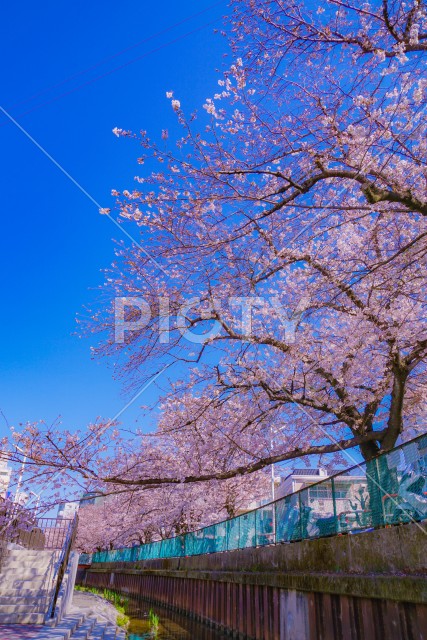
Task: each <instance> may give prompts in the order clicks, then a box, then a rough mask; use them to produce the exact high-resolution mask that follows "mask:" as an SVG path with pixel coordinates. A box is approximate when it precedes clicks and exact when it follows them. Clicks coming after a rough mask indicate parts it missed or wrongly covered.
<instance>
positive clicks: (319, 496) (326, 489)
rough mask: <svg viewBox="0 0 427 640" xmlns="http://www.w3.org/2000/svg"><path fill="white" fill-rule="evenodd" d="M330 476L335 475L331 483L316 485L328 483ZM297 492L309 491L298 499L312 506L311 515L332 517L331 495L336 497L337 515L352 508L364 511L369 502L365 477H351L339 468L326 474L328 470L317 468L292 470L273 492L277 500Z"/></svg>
mask: <svg viewBox="0 0 427 640" xmlns="http://www.w3.org/2000/svg"><path fill="white" fill-rule="evenodd" d="M336 474H338V475H336ZM330 476H334V478H333V480H330V481H327V482H322V483H321V484H317V483H319V482H321V481H322V480H327V478H329V477H330ZM312 485H315V486H312ZM300 489H308V491H306V492H304V493H303V494H302V496H301V497H302V499H303V501H304V504H306V505H307V506H309V507H311V508H312V510H313V511H314V512H317V513H322V514H331V515H332V514H333V512H334V504H333V499H332V493H333V494H334V496H335V509H336V512H337V514H340V513H344V512H348V511H349V510H350V511H351V510H355V509H356V510H357V511H359V510H360V511H363V510H364V508H365V506H366V500H367V499H368V489H367V482H366V476H365V475H362V474H358V475H353V474H351V475H350V474H349V473H348V472H346V471H342V472H340V470H338V469H337V470H335V469H334V470H332V471H331V473H329V474H328V472H327V470H326V469H323V468H321V467H320V468H318V469H294V470H293V471H292V472H291V473H290V474H289V475H288V476H286V477H285V478H283V479H282V481H281V483H280V486H279V487H278V489H277V490H276V498H283V497H284V496H287V495H289V494H291V493H295V492H296V491H299V490H300ZM350 503H352V505H353V507H351V505H350Z"/></svg>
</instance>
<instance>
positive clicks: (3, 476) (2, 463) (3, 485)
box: [0, 458, 12, 498]
mask: <svg viewBox="0 0 427 640" xmlns="http://www.w3.org/2000/svg"><path fill="white" fill-rule="evenodd" d="M11 475H12V469H11V468H10V467H9V466H8V464H7V460H2V459H1V458H0V497H1V498H5V497H6V494H7V490H8V488H9V482H10V476H11Z"/></svg>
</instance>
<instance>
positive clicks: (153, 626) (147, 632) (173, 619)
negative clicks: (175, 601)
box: [126, 600, 229, 640]
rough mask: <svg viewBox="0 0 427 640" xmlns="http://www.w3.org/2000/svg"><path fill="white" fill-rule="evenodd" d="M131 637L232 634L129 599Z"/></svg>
mask: <svg viewBox="0 0 427 640" xmlns="http://www.w3.org/2000/svg"><path fill="white" fill-rule="evenodd" d="M126 613H127V615H128V616H129V617H130V624H129V629H128V640H184V639H185V640H226V639H227V638H229V636H226V635H225V634H223V633H221V632H219V631H215V630H214V629H211V628H210V627H208V626H206V625H204V624H201V623H200V622H196V621H195V620H192V619H191V618H188V617H186V616H183V615H181V614H178V613H175V612H173V611H170V610H168V609H163V608H162V607H158V606H156V605H152V604H149V603H147V602H145V601H144V600H139V601H130V602H129V604H128V606H127V610H126Z"/></svg>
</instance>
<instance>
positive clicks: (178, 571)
mask: <svg viewBox="0 0 427 640" xmlns="http://www.w3.org/2000/svg"><path fill="white" fill-rule="evenodd" d="M426 540H427V538H426V534H425V533H424V531H423V530H422V529H421V528H419V527H418V526H417V525H415V524H412V525H404V526H401V527H393V528H389V529H382V530H378V531H373V532H370V533H364V534H360V535H357V536H340V537H334V538H326V539H319V540H312V541H304V542H298V543H292V544H286V545H276V546H271V547H261V548H258V549H243V550H239V551H233V552H228V553H218V554H212V555H209V556H196V557H188V558H176V559H165V560H152V561H146V562H139V563H116V564H113V565H108V564H103V565H101V564H96V565H93V566H92V567H91V568H90V569H89V570H88V572H87V573H86V576H85V578H84V580H85V582H86V584H87V585H88V586H89V585H90V586H100V587H104V586H105V587H109V588H113V589H116V590H117V591H120V592H123V593H129V594H130V595H132V596H134V597H135V598H144V599H148V600H150V601H152V602H157V603H159V604H162V605H163V606H166V607H171V608H173V609H175V610H178V611H181V612H183V613H186V614H187V615H191V616H194V617H196V618H197V619H200V620H202V621H204V622H206V623H208V624H210V625H212V626H216V627H219V628H221V629H224V630H227V631H228V632H229V633H230V635H231V636H233V637H238V638H245V639H251V640H252V639H253V640H387V639H388V638H390V640H398V639H400V638H402V639H405V640H423V639H426V640H427V580H426V575H427V554H426V548H427V547H426ZM82 578H83V576H82Z"/></svg>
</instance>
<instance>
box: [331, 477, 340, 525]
mask: <svg viewBox="0 0 427 640" xmlns="http://www.w3.org/2000/svg"><path fill="white" fill-rule="evenodd" d="M331 493H332V506H333V509H334V522H335V533H339V532H340V524H339V522H338V518H337V501H336V497H335V480H334V478H331Z"/></svg>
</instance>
